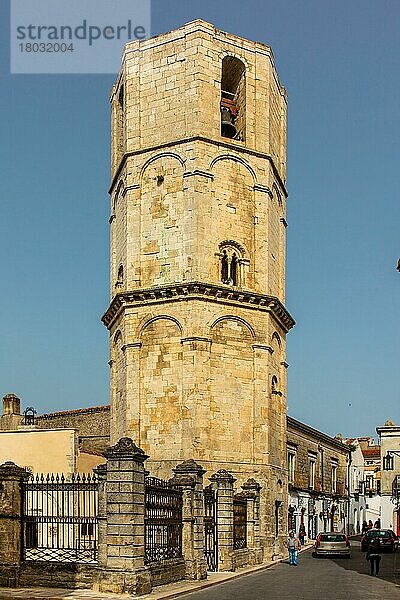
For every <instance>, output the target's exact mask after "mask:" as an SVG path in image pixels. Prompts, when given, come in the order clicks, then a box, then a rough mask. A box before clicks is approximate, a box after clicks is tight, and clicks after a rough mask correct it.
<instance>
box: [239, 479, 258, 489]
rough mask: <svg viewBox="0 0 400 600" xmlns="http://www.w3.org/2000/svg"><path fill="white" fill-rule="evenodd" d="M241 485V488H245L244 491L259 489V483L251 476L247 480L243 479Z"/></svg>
mask: <svg viewBox="0 0 400 600" xmlns="http://www.w3.org/2000/svg"><path fill="white" fill-rule="evenodd" d="M241 487H242V490H245V491H247V490H249V491H250V490H251V491H256V492H259V491H260V490H261V485H260V484H259V483H258V482H257V481H256V480H255V479H253V478H252V477H251V478H250V479H248V480H247V481H245V482H244V484H243V485H242V486H241Z"/></svg>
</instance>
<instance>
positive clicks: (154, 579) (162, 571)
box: [150, 558, 186, 587]
mask: <svg viewBox="0 0 400 600" xmlns="http://www.w3.org/2000/svg"><path fill="white" fill-rule="evenodd" d="M150 572H151V585H152V587H155V586H157V585H166V584H167V583H174V582H175V581H180V580H181V579H185V574H186V567H185V561H184V559H183V558H171V559H169V560H164V561H163V562H162V563H154V564H152V565H150Z"/></svg>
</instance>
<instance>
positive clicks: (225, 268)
mask: <svg viewBox="0 0 400 600" xmlns="http://www.w3.org/2000/svg"><path fill="white" fill-rule="evenodd" d="M221 281H222V283H228V281H229V262H228V255H227V253H226V250H224V251H223V253H222V259H221Z"/></svg>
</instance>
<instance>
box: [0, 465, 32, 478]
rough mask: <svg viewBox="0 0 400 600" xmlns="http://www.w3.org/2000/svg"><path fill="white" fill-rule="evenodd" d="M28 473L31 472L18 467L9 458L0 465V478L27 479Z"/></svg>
mask: <svg viewBox="0 0 400 600" xmlns="http://www.w3.org/2000/svg"><path fill="white" fill-rule="evenodd" d="M30 475H31V473H30V472H29V471H28V470H27V469H23V468H22V467H19V466H18V465H16V464H15V463H13V462H12V461H10V460H8V461H7V462H5V463H3V464H2V465H0V479H18V478H24V479H28V477H29V476H30Z"/></svg>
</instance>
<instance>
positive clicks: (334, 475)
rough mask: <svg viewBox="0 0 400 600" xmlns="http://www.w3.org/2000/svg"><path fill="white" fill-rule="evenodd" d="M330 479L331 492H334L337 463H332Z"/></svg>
mask: <svg viewBox="0 0 400 600" xmlns="http://www.w3.org/2000/svg"><path fill="white" fill-rule="evenodd" d="M331 481H332V492H333V493H336V491H337V465H332V470H331Z"/></svg>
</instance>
